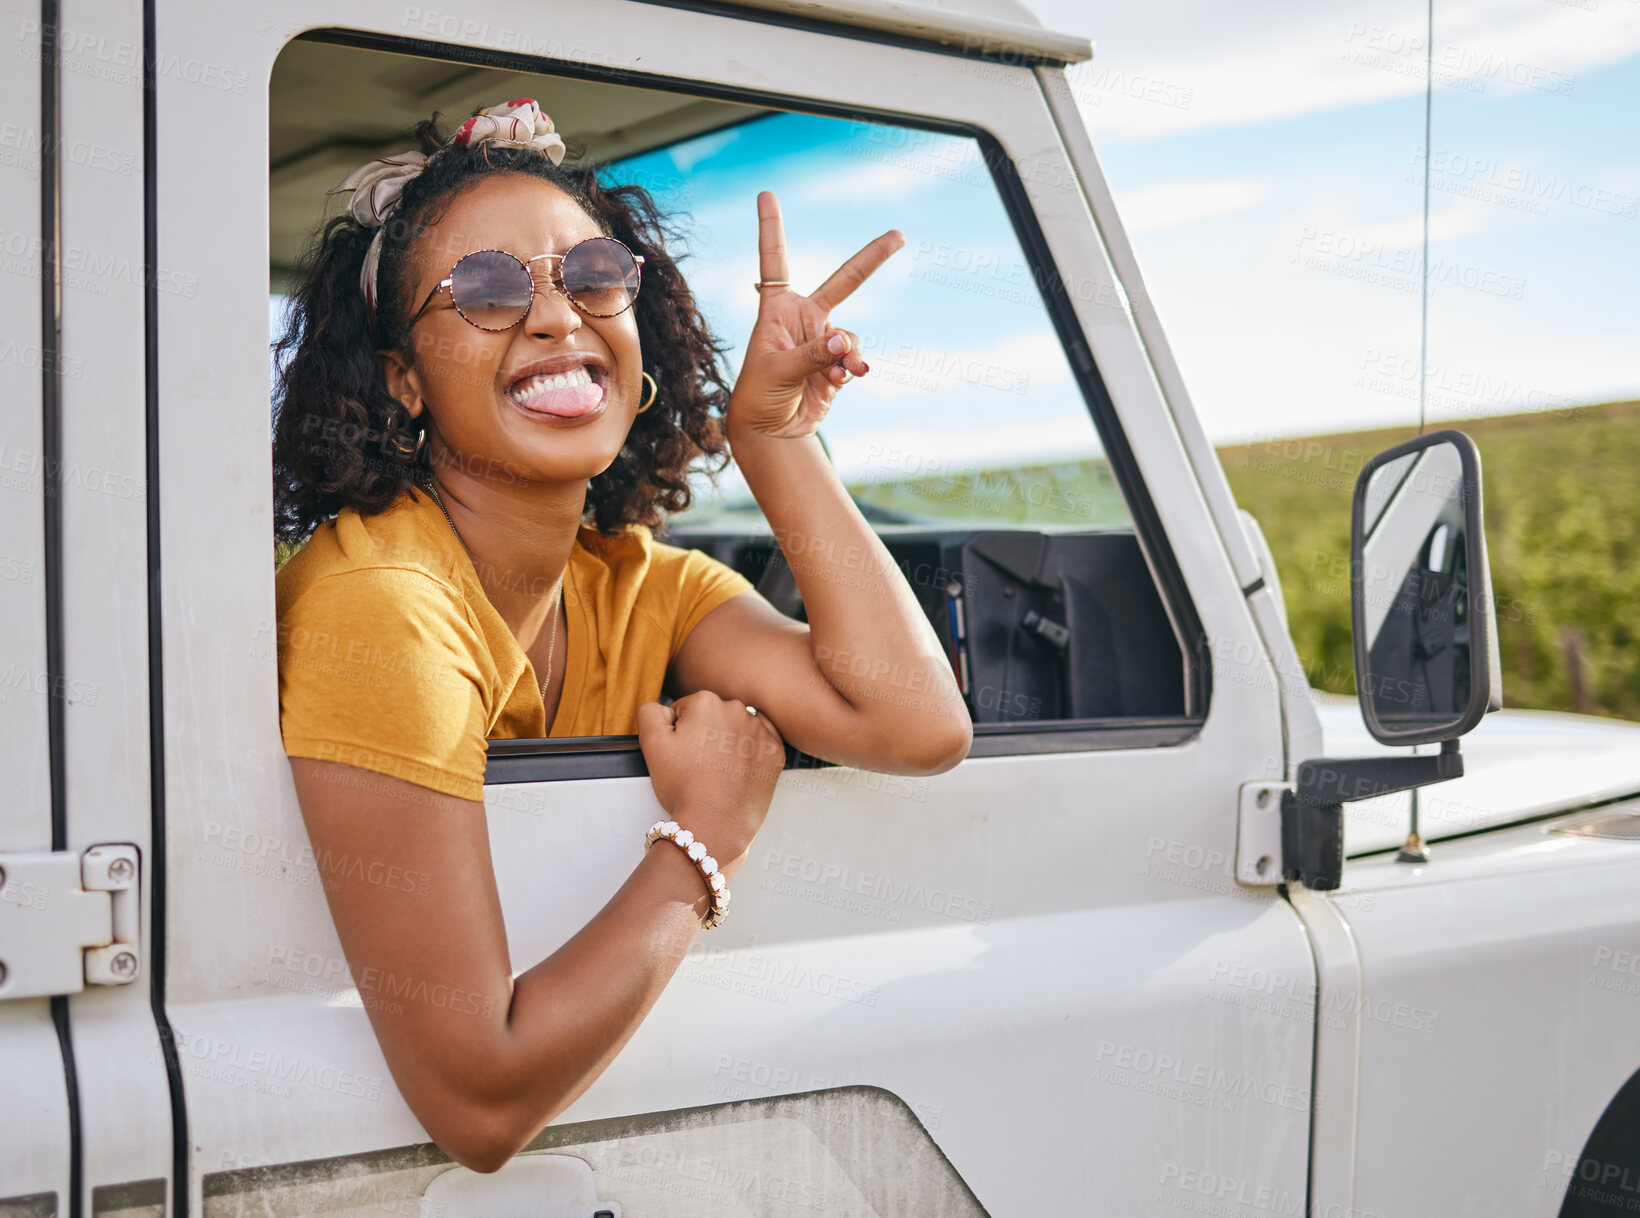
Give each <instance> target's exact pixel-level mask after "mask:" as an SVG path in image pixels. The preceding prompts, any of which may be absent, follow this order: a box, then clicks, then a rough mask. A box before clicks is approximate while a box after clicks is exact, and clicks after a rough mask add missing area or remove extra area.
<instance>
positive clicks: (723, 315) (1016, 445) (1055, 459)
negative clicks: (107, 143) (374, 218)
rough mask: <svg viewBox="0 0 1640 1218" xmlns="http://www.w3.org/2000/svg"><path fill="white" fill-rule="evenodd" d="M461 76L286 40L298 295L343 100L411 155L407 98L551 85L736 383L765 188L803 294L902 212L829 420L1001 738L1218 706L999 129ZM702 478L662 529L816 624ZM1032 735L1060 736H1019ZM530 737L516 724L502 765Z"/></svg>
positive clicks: (864, 507)
mask: <svg viewBox="0 0 1640 1218" xmlns="http://www.w3.org/2000/svg"><path fill="white" fill-rule="evenodd" d="M449 66H450V65H442V67H443V69H445V70H447V69H448V67H449ZM440 68H441V65H439V64H438V63H437V62H436V61H431V60H417V59H413V58H408V57H402V56H399V57H394V56H385V55H383V54H382V53H380V52H378V51H373V50H367V49H363V48H357V47H349V46H337V45H329V44H326V43H323V42H318V41H315V42H311V43H310V42H306V41H301V40H299V41H298V42H296V43H293V44H292V45H291V47H289V48H287V50H286V52H285V53H284V55H282V56H281V59H280V62H279V65H278V66H277V67H276V70H275V73H274V80H273V88H272V110H273V123H274V131H273V138H272V144H273V149H274V156H273V172H272V178H271V180H272V191H273V206H272V222H273V233H272V239H273V249H274V268H273V281H274V284H275V289H276V291H277V289H278V287H279V286H280V284H281V282H282V278H283V277H284V276H287V275H288V272H289V269H290V267H291V265H292V264H293V262H294V259H295V253H296V251H297V250H298V249H299V247H300V243H301V241H303V240H304V239H305V238H306V236H307V234H308V233H310V232H311V231H312V230H313V228H314V227H315V225H316V224H317V223H318V222H319V221H320V220H321V219H322V218H323V216H324V215H325V214H333V213H334V211H335V210H336V209H337V207H338V206H339V205H338V204H337V203H336V201H335V200H334V199H332V200H330V202H329V203H328V208H326V207H324V206H319V205H316V204H315V200H320V201H323V200H324V199H325V193H324V192H325V191H326V190H327V189H328V188H329V187H330V186H333V185H334V184H335V183H336V182H337V181H339V180H340V179H341V178H342V177H343V176H345V174H346V173H347V172H349V171H350V170H351V168H352V167H354V166H356V165H357V163H358V161H359V157H360V155H361V147H360V141H359V139H358V135H357V122H356V121H355V123H354V127H353V130H352V131H351V132H350V133H349V135H348V137H347V138H345V139H344V138H342V136H341V134H340V133H339V132H332V131H329V130H328V127H327V124H328V123H331V122H333V121H334V119H333V118H330V117H327V116H330V115H334V114H337V113H347V114H351V115H354V116H357V115H359V114H361V113H370V114H380V115H383V116H384V122H383V131H382V139H381V145H380V153H388V152H392V151H396V150H398V149H399V148H401V147H402V146H404V139H405V137H404V134H403V129H402V126H401V127H399V128H398V129H397V130H395V129H394V127H393V126H392V125H391V123H389V122H388V121H386V116H389V115H392V116H394V117H395V118H396V119H397V121H398V122H400V123H403V122H404V121H406V120H407V119H408V118H412V117H414V116H415V115H416V114H418V113H422V112H424V111H425V110H427V109H428V108H429V103H431V104H432V105H436V106H437V107H438V108H439V109H440V110H441V111H442V112H443V113H444V114H446V115H447V116H452V117H454V116H460V115H464V114H466V113H468V112H470V111H471V110H472V108H473V107H474V106H476V105H478V104H483V103H485V102H487V101H490V100H493V99H494V98H495V97H501V96H531V97H536V98H538V99H540V100H541V103H542V106H543V108H544V109H545V110H546V111H547V112H548V113H550V114H552V115H553V118H554V121H555V123H556V125H557V127H558V129H559V130H560V132H562V133H563V134H564V135H565V136H566V137H567V138H568V139H570V140H571V141H572V144H578V145H580V146H581V147H582V148H583V149H584V159H585V162H587V163H591V164H593V165H596V166H597V167H598V168H599V172H600V175H601V177H602V178H603V180H604V181H605V182H607V183H611V184H626V183H635V184H637V185H640V186H643V187H644V188H645V189H647V190H648V191H649V192H650V193H651V194H652V195H653V196H654V197H655V199H656V201H657V203H658V204H659V205H660V207H661V209H662V211H663V213H665V214H666V215H667V216H668V217H669V220H670V223H671V226H672V228H673V230H674V233H675V240H674V245H673V248H674V253H677V254H681V255H682V256H681V258H680V267H681V269H682V271H683V274H684V276H685V278H686V280H687V282H688V283H689V285H690V287H691V289H692V290H693V292H694V293H695V295H696V298H697V301H698V303H699V305H700V307H701V310H702V312H703V314H704V315H705V317H706V319H707V321H708V322H709V324H710V325H711V327H712V329H713V330H714V331H715V332H716V334H717V336H718V337H719V338H720V339H721V340H722V341H723V342H724V343H725V344H726V346H727V356H726V359H727V363H728V366H729V370H730V372H731V381H732V374H733V373H734V372H735V371H736V370H738V367H739V363H740V358H741V350H742V347H743V344H744V343H745V341H746V339H747V337H748V335H749V334H750V331H751V328H752V323H753V319H754V318H755V316H756V311H757V300H758V298H757V294H756V292H755V290H754V289H753V286H752V285H753V282H754V281H755V280H756V279H757V278H758V265H757V248H756V231H757V224H756V196H757V192H758V191H759V190H763V189H769V190H773V191H774V192H775V193H776V194H777V195H778V197H779V199H780V202H781V208H782V211H783V213H784V216H785V221H786V229H787V233H788V239H789V241H790V264H791V279H792V282H793V285H794V287H795V288H796V289H797V290H799V291H804V292H807V291H812V290H813V289H814V288H815V287H817V286H818V285H819V284H820V283H821V282H822V281H823V280H824V278H825V277H826V276H827V275H829V274H830V272H831V271H832V270H834V269H835V268H836V267H837V265H839V264H840V263H841V262H842V261H843V260H844V259H845V258H846V257H848V256H849V255H850V254H852V253H854V252H855V251H856V250H858V249H859V248H860V247H861V246H863V245H864V244H865V243H866V242H868V241H870V240H871V239H872V238H874V237H876V236H877V235H878V234H880V233H882V232H884V231H886V230H888V229H891V228H897V229H899V230H900V231H901V232H903V233H904V234H905V237H906V244H905V247H904V248H903V249H902V250H901V251H900V252H899V253H898V254H896V255H895V256H894V257H892V258H891V259H890V260H889V261H888V263H887V264H886V265H885V266H884V267H882V268H881V269H880V270H879V271H877V272H876V273H875V274H874V275H873V276H872V277H871V279H870V280H869V281H868V282H867V283H866V284H865V285H863V286H862V287H861V288H860V289H858V290H857V291H856V292H855V293H854V295H853V296H851V297H850V298H849V299H848V300H847V301H845V302H844V303H843V304H842V305H840V306H839V308H838V309H837V310H836V311H835V312H834V314H833V321H834V323H835V324H838V325H841V326H843V327H846V328H848V329H850V330H853V331H855V332H856V333H858V334H859V335H860V338H861V342H862V348H863V349H862V355H863V356H864V358H865V359H866V361H867V362H868V363H869V364H870V367H871V372H870V374H869V375H868V376H866V377H863V378H860V379H857V380H855V381H854V382H852V383H850V384H849V385H848V386H847V387H846V388H845V389H844V390H843V392H842V393H840V394H839V395H838V398H837V401H836V402H835V403H834V405H833V407H832V410H831V412H830V414H829V415H828V416H827V418H826V421H825V423H824V424H823V426H822V428H821V438H822V440H823V442H824V443H825V446H826V449H827V451H828V453H829V455H830V457H831V460H832V462H833V464H834V466H835V467H836V469H837V471H838V474H839V476H840V477H841V479H842V481H843V482H844V484H845V486H847V487H848V489H849V492H850V494H851V495H852V496H853V498H854V500H855V502H856V503H857V504H858V505H859V506H860V509H861V511H862V513H863V514H864V515H865V516H866V519H867V520H868V521H870V522H871V523H872V525H873V527H874V528H875V529H876V530H877V531H878V533H879V535H880V536H881V537H882V538H883V540H884V542H885V544H886V545H887V546H888V547H889V549H890V551H891V552H892V553H893V555H894V557H895V559H896V561H897V562H898V564H899V566H900V568H901V570H902V571H903V572H904V573H905V576H906V578H907V581H908V582H909V584H910V585H911V587H912V589H913V591H914V592H915V594H916V595H917V597H918V599H919V601H920V603H921V604H922V607H923V609H924V611H925V612H926V613H927V615H928V617H929V620H930V622H931V623H932V624H933V626H934V629H935V630H936V632H937V633H938V634H939V637H940V639H941V641H942V643H943V644H944V646H945V648H946V652H947V655H948V656H949V658H950V661H951V664H952V667H953V670H954V671H955V673H956V674H957V677H958V681H959V684H960V685H961V686H962V689H963V692H964V695H965V697H966V699H967V702H968V706H969V710H970V712H971V714H972V715H973V718H974V721H975V723H976V726H977V729H978V730H977V734H976V748H975V750H974V751H975V753H976V754H983V753H984V752H987V751H990V752H1006V751H1010V750H1012V749H1014V748H1016V747H1029V748H1030V749H1031V751H1044V750H1048V749H1054V748H1076V747H1099V741H1097V740H1096V739H1095V738H1094V734H1093V733H1097V731H1099V730H1102V729H1110V728H1120V727H1123V726H1132V725H1135V724H1145V725H1151V726H1155V725H1157V724H1162V725H1166V726H1167V729H1168V732H1169V733H1171V734H1165V735H1164V736H1161V737H1157V738H1156V740H1155V741H1154V742H1156V743H1162V742H1166V741H1167V740H1172V739H1179V738H1182V736H1181V735H1179V733H1178V730H1176V729H1178V728H1179V727H1180V725H1184V727H1185V728H1188V726H1189V724H1191V723H1199V722H1200V718H1201V714H1202V711H1203V706H1202V697H1201V695H1200V693H1199V692H1194V691H1193V688H1192V686H1191V680H1192V672H1191V666H1190V665H1189V664H1188V662H1187V656H1188V648H1187V643H1186V638H1185V636H1186V634H1187V632H1186V631H1184V630H1183V629H1181V627H1180V626H1179V624H1178V623H1179V622H1180V621H1181V620H1185V619H1188V617H1189V615H1188V614H1184V615H1181V614H1179V613H1178V612H1176V611H1174V610H1170V608H1169V606H1168V605H1167V604H1166V603H1164V600H1163V597H1162V596H1161V595H1160V593H1159V591H1158V587H1157V582H1156V578H1155V576H1154V574H1153V570H1154V568H1153V561H1152V560H1153V557H1154V554H1153V552H1147V548H1146V547H1147V544H1148V545H1150V546H1151V547H1152V551H1153V548H1154V546H1155V544H1156V541H1157V540H1158V539H1155V538H1151V539H1147V542H1146V543H1142V542H1141V538H1140V535H1139V531H1138V530H1137V529H1136V527H1135V523H1134V513H1133V512H1132V510H1131V509H1130V501H1129V495H1130V494H1131V492H1132V488H1131V487H1128V488H1124V486H1123V485H1122V484H1121V481H1120V478H1119V476H1118V469H1117V463H1113V462H1112V461H1111V460H1110V459H1109V458H1108V456H1107V437H1106V435H1103V434H1102V433H1101V429H1100V426H1099V425H1096V423H1095V417H1096V416H1095V411H1094V410H1093V409H1091V408H1090V401H1091V400H1092V399H1091V398H1090V388H1089V384H1090V376H1091V377H1092V378H1094V381H1095V383H1097V370H1092V371H1091V372H1090V371H1087V370H1084V371H1083V372H1082V373H1081V374H1080V375H1079V374H1078V373H1077V372H1076V371H1075V369H1074V368H1073V364H1072V361H1071V359H1070V358H1069V356H1068V355H1067V351H1066V347H1065V345H1064V343H1063V341H1062V339H1061V333H1062V329H1063V325H1064V313H1065V310H1063V309H1062V310H1061V316H1060V317H1059V318H1058V323H1059V324H1058V325H1057V326H1056V319H1055V316H1054V314H1053V313H1052V311H1051V308H1050V304H1051V301H1050V297H1051V296H1053V294H1054V293H1058V294H1059V295H1060V296H1061V297H1063V295H1064V293H1065V292H1066V290H1067V285H1066V283H1064V282H1063V281H1061V280H1059V279H1058V277H1057V276H1056V275H1055V274H1054V273H1053V272H1052V271H1051V270H1044V269H1042V268H1039V267H1038V266H1036V265H1034V264H1033V263H1032V261H1031V259H1030V258H1029V257H1027V254H1026V252H1025V250H1026V249H1027V248H1029V247H1030V243H1029V242H1028V241H1026V240H1022V231H1023V227H1024V226H1028V225H1030V224H1032V223H1033V221H1032V219H1031V217H1030V216H1029V215H1028V214H1024V215H1022V214H1021V212H1020V210H1019V205H1018V204H1014V205H1013V206H1012V207H1010V205H1009V204H1007V203H1006V202H1005V199H1006V198H1007V197H1008V196H1007V194H1006V192H1005V191H1004V190H1003V189H1001V188H1000V185H999V180H998V178H999V173H1006V172H1012V169H1013V167H1012V166H1011V165H1006V164H999V161H1000V158H999V153H998V149H997V148H996V146H995V145H994V144H989V145H988V144H987V142H986V137H985V136H984V134H983V133H978V132H976V133H973V134H964V133H953V132H945V131H931V130H926V129H922V128H919V127H916V126H913V125H910V124H909V123H907V124H905V125H899V124H895V123H890V122H884V121H876V120H874V121H861V120H859V119H857V118H850V117H838V116H827V115H816V114H807V113H794V112H790V111H787V110H783V109H781V110H777V109H773V108H764V107H758V106H753V105H745V104H738V103H733V102H726V101H721V100H713V99H707V98H700V97H691V96H688V95H686V94H681V93H667V92H663V91H660V90H655V89H652V88H647V87H639V86H637V85H633V84H625V83H619V82H616V81H612V80H609V79H599V80H584V79H580V80H570V79H564V78H558V77H553V76H550V75H544V74H543V75H536V74H529V73H521V72H513V71H503V70H498V69H489V68H479V67H472V66H468V67H466V68H464V70H463V71H462V72H461V73H459V74H457V75H455V76H454V77H451V76H449V75H448V74H446V75H444V76H440V75H439V70H440ZM441 81H443V82H445V83H442V84H441V83H440V82H441ZM343 93H346V94H349V95H350V96H348V97H345V98H344V97H342V96H340V94H343ZM1015 197H1019V196H1018V193H1017V192H1016V194H1015ZM277 299H278V298H277V296H276V297H275V301H276V304H277ZM1107 427H1108V424H1107ZM1118 439H1119V437H1118ZM695 487H696V492H697V493H696V498H695V502H694V505H693V506H692V507H691V508H690V509H689V510H688V511H686V512H683V513H681V514H679V515H678V516H676V517H674V518H673V519H672V520H671V521H670V522H669V527H668V528H667V530H666V531H665V532H664V534H663V539H664V540H666V541H668V542H670V543H671V544H674V545H683V546H691V547H695V548H699V549H701V550H704V551H706V552H707V553H710V554H712V555H713V556H714V557H716V558H718V559H719V560H721V561H723V562H725V563H727V564H729V565H730V566H732V567H734V568H735V569H737V570H738V571H740V572H741V573H742V574H743V575H746V576H747V577H748V578H749V579H750V580H751V581H752V582H753V583H754V584H755V585H756V586H757V588H758V590H759V592H760V593H762V594H763V595H764V596H765V597H766V598H767V599H768V600H770V602H771V603H773V604H774V605H775V606H776V607H777V608H779V609H781V611H782V612H785V613H787V614H789V615H791V616H793V617H795V618H798V619H801V618H802V617H803V606H802V598H801V595H800V593H799V590H798V588H797V586H796V582H795V580H794V579H793V577H792V576H791V572H790V570H789V568H788V567H787V566H786V564H785V562H784V560H783V557H782V554H781V551H780V548H779V546H778V545H776V544H775V540H774V538H773V537H772V535H771V534H770V531H769V528H768V525H767V523H766V522H765V521H764V519H763V516H762V513H761V512H760V511H759V510H758V508H757V504H756V503H755V501H754V500H753V499H752V497H751V495H750V494H749V493H748V491H747V489H746V486H745V483H744V482H743V480H742V479H741V478H740V477H739V475H738V473H737V471H736V470H735V469H734V468H733V467H732V466H731V467H730V468H728V469H727V470H725V471H723V472H722V473H720V474H719V475H718V476H717V478H716V481H715V483H714V482H713V481H712V480H711V479H709V478H708V477H706V476H705V475H704V474H702V475H700V476H698V477H697V478H696V479H695ZM1191 645H1193V642H1192V643H1191ZM1073 729H1082V730H1073ZM1023 736H1030V737H1032V738H1033V743H1031V744H1029V745H1028V746H1026V745H1020V744H1019V743H1018V739H1019V738H1022V737H1023ZM998 737H1009V738H1013V739H1014V743H1009V741H1008V740H1002V739H996V738H998ZM536 743H537V744H539V745H540V746H541V751H543V752H551V751H556V752H558V753H560V754H562V753H563V752H564V751H566V750H565V746H563V745H562V744H558V745H557V746H555V747H554V748H549V747H548V746H547V742H536ZM596 743H597V742H596V741H587V742H578V743H577V744H576V746H575V747H576V749H577V750H578V751H580V752H583V753H584V752H585V751H586V749H588V748H592V747H596ZM616 743H619V744H622V745H624V746H627V747H630V744H631V741H630V739H627V738H619V739H618V740H617V739H615V738H611V739H610V744H611V745H614V744H616ZM1113 743H1114V741H1113ZM1126 743H1128V744H1131V743H1132V740H1131V738H1130V739H1129V740H1128V741H1127V742H1126ZM530 748H531V743H530V742H523V741H506V742H499V741H498V742H492V745H491V750H490V751H491V758H492V763H493V761H494V759H495V758H496V757H497V756H498V755H499V754H506V755H509V756H516V755H519V754H521V753H527V752H529V751H530ZM599 772H602V771H599Z"/></svg>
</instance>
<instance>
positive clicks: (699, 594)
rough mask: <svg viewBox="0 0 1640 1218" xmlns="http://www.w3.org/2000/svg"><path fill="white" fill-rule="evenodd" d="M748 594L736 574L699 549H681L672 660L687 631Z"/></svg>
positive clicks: (746, 581) (747, 585) (747, 583)
mask: <svg viewBox="0 0 1640 1218" xmlns="http://www.w3.org/2000/svg"><path fill="white" fill-rule="evenodd" d="M750 591H752V583H751V581H750V580H749V579H747V578H746V577H745V576H744V575H742V574H741V573H740V572H738V571H736V570H735V569H734V568H733V567H731V566H728V565H727V564H725V563H722V562H719V561H718V560H717V559H715V558H713V557H712V556H711V555H710V554H707V553H705V552H704V551H702V550H684V551H682V557H681V559H680V560H679V575H678V611H677V615H676V616H675V617H674V618H673V627H672V658H676V656H677V654H678V650H679V649H680V648H681V647H682V646H683V642H684V640H685V639H687V638H688V637H689V632H690V631H691V630H693V629H694V628H695V627H696V626H698V625H700V622H701V619H702V618H704V617H705V616H706V615H707V614H708V613H710V612H712V610H714V609H716V608H717V607H718V606H719V605H721V604H723V602H724V601H726V600H729V599H731V598H733V597H736V596H739V595H740V594H741V593H742V592H750Z"/></svg>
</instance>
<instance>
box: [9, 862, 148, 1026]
mask: <svg viewBox="0 0 1640 1218" xmlns="http://www.w3.org/2000/svg"><path fill="white" fill-rule="evenodd" d="M141 866H142V856H141V855H140V854H139V853H138V851H137V848H136V847H135V846H133V845H130V844H127V843H111V844H107V845H102V846H92V847H91V848H90V849H89V850H87V851H86V852H85V853H84V854H76V853H75V852H73V851H71V850H57V851H52V852H49V853H42V854H0V1001H4V1000H5V999H8V998H44V997H52V996H55V995H59V994H78V993H79V992H80V991H81V990H83V989H85V987H86V986H88V985H130V984H131V983H132V982H133V981H135V980H136V979H137V977H138V975H139V974H140V973H141V972H142V951H141V947H140V946H139V944H140V934H139V931H140V927H139V925H138V915H139V912H140V910H141V895H142V885H141V878H142V877H141Z"/></svg>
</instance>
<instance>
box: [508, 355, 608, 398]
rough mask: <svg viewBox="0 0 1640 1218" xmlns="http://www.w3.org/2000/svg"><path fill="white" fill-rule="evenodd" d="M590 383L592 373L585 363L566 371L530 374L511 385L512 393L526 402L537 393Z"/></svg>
mask: <svg viewBox="0 0 1640 1218" xmlns="http://www.w3.org/2000/svg"><path fill="white" fill-rule="evenodd" d="M590 384H592V373H591V371H590V370H589V369H588V368H587V366H586V365H585V364H578V365H577V366H575V367H574V368H571V369H569V370H568V371H567V372H556V373H551V374H547V373H542V374H540V375H538V376H532V377H530V378H529V379H528V380H526V381H520V382H519V383H518V384H516V385H514V386H513V390H512V395H513V397H515V398H517V399H518V400H519V401H521V402H528V401H529V400H530V399H532V398H534V397H536V396H537V395H539V394H543V393H547V392H549V391H551V390H553V389H568V388H569V387H570V386H572V385H590Z"/></svg>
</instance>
